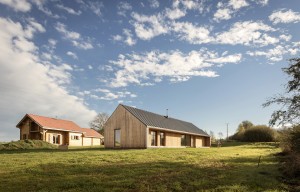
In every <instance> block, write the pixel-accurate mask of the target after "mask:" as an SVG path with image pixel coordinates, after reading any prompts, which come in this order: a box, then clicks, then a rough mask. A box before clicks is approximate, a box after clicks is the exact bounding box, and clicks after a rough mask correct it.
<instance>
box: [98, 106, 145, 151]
mask: <svg viewBox="0 0 300 192" xmlns="http://www.w3.org/2000/svg"><path fill="white" fill-rule="evenodd" d="M115 129H120V132H121V148H146V141H145V139H146V135H145V134H146V126H145V125H144V124H143V123H142V122H140V121H139V120H138V119H137V118H136V117H135V116H133V115H132V114H131V113H130V112H128V111H127V110H126V109H125V108H124V107H123V106H121V105H119V106H118V107H117V109H116V110H115V111H114V112H113V114H112V115H111V116H110V118H109V119H108V121H107V122H106V123H105V126H104V146H105V147H106V148H114V130H115Z"/></svg>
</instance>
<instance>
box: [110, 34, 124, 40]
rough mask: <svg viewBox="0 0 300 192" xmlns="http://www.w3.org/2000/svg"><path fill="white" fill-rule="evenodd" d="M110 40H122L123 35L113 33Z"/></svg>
mask: <svg viewBox="0 0 300 192" xmlns="http://www.w3.org/2000/svg"><path fill="white" fill-rule="evenodd" d="M112 40H113V41H121V40H123V37H122V36H121V35H113V36H112Z"/></svg>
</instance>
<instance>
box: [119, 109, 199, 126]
mask: <svg viewBox="0 0 300 192" xmlns="http://www.w3.org/2000/svg"><path fill="white" fill-rule="evenodd" d="M120 105H122V106H124V107H130V108H134V109H137V110H141V111H145V112H147V113H152V114H154V115H159V116H161V117H166V116H164V115H160V114H157V113H153V112H151V111H147V110H144V109H139V108H136V107H131V106H128V105H124V104H120ZM168 119H174V120H177V121H182V122H185V123H191V122H188V121H184V120H181V119H176V118H174V117H170V116H168ZM191 124H193V123H191ZM193 125H194V124H193Z"/></svg>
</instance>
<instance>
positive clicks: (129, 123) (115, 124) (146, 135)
mask: <svg viewBox="0 0 300 192" xmlns="http://www.w3.org/2000/svg"><path fill="white" fill-rule="evenodd" d="M115 130H120V145H118V146H115V138H114V137H115ZM151 131H155V134H153V135H155V137H156V138H155V142H154V143H155V146H151V141H152V136H151ZM160 133H164V134H165V140H164V142H165V146H160ZM182 135H183V134H182V133H176V132H172V131H165V130H161V129H159V128H154V127H147V126H146V125H145V124H144V123H142V122H141V121H140V120H139V119H138V118H136V117H135V116H134V115H133V114H132V113H131V112H129V111H128V110H127V109H126V108H125V107H123V106H122V105H119V106H118V107H117V108H116V110H115V111H114V112H113V114H112V115H111V116H110V117H109V119H108V120H107V122H106V123H105V125H104V146H105V147H106V148H150V147H178V148H179V147H186V146H181V136H182ZM186 135H187V137H186V138H188V139H189V141H188V142H187V143H188V145H189V146H191V147H209V146H210V137H205V136H198V135H193V134H186Z"/></svg>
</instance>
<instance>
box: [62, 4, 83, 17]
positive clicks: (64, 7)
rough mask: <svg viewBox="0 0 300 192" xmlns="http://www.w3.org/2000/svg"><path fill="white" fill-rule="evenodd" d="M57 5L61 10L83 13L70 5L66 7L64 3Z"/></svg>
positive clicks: (75, 13) (76, 13)
mask: <svg viewBox="0 0 300 192" xmlns="http://www.w3.org/2000/svg"><path fill="white" fill-rule="evenodd" d="M57 7H58V8H59V9H61V10H64V11H66V12H68V13H69V14H72V15H81V11H80V10H79V11H75V10H74V9H72V8H70V7H66V6H64V5H62V4H59V5H57Z"/></svg>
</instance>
